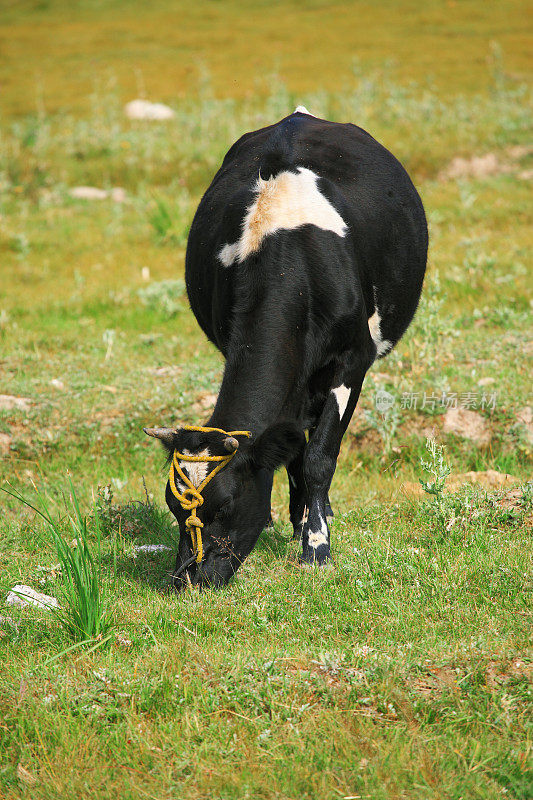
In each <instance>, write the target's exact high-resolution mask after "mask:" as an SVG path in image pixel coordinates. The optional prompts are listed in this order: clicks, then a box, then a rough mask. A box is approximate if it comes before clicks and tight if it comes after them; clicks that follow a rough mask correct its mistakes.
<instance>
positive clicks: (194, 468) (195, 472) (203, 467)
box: [180, 448, 210, 488]
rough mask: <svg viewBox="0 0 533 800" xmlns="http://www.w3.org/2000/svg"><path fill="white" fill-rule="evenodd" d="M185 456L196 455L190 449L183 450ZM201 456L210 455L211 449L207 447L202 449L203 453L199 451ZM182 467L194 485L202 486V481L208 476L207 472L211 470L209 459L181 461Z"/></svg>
mask: <svg viewBox="0 0 533 800" xmlns="http://www.w3.org/2000/svg"><path fill="white" fill-rule="evenodd" d="M183 455H184V456H192V455H194V454H193V453H191V452H190V451H189V450H184V451H183ZM198 455H199V456H208V455H210V453H209V450H208V449H207V448H206V449H205V450H202V451H201V453H198ZM180 467H181V468H182V470H183V471H184V472H185V474H186V475H187V476H188V478H189V480H190V481H191V483H192V485H193V486H196V487H197V488H198V486H200V484H201V482H202V481H203V480H204V478H207V472H208V470H209V462H208V461H180Z"/></svg>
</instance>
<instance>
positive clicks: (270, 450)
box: [145, 106, 428, 590]
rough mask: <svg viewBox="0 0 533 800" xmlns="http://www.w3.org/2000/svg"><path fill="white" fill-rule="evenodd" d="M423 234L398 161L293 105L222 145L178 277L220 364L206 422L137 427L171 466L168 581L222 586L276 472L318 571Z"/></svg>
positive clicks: (415, 198)
mask: <svg viewBox="0 0 533 800" xmlns="http://www.w3.org/2000/svg"><path fill="white" fill-rule="evenodd" d="M427 248H428V232H427V223H426V217H425V213H424V208H423V205H422V201H421V199H420V197H419V195H418V193H417V191H416V189H415V187H414V185H413V183H412V182H411V179H410V178H409V176H408V174H407V172H406V170H405V169H404V167H403V166H402V165H401V164H400V162H399V161H398V160H397V159H396V158H395V157H394V156H393V155H392V154H391V153H390V152H389V151H388V150H387V149H386V148H385V147H383V146H382V145H381V144H379V143H378V142H377V141H376V140H375V139H374V138H373V137H372V136H371V135H370V134H368V133H367V132H366V131H364V130H363V129H361V128H359V127H357V126H356V125H353V124H351V123H337V122H330V121H328V120H324V119H320V118H318V117H315V116H314V115H312V114H310V113H309V112H308V111H307V110H306V109H305V108H303V107H301V106H299V107H298V108H297V109H296V111H294V112H293V113H292V114H290V115H289V116H287V117H285V118H284V119H282V120H281V121H280V122H276V123H274V124H272V125H269V126H267V127H265V128H261V129H260V130H257V131H253V132H250V133H245V134H244V135H243V136H242V137H241V138H240V139H239V140H238V141H237V142H235V144H234V145H233V146H232V147H231V148H230V149H229V151H228V153H227V154H226V156H225V158H224V160H223V162H222V165H221V167H220V169H219V170H218V172H217V173H216V175H215V177H214V178H213V181H212V183H211V185H210V186H209V188H208V189H207V191H206V193H205V194H204V196H203V198H202V200H201V202H200V204H199V206H198V209H197V211H196V214H195V216H194V219H193V222H192V226H191V230H190V234H189V238H188V244H187V252H186V261H185V280H186V287H187V294H188V298H189V302H190V305H191V308H192V311H193V313H194V315H195V317H196V319H197V321H198V323H199V325H200V327H201V328H202V330H203V332H204V333H205V335H206V336H207V337H208V339H209V340H210V341H211V342H212V343H213V344H214V345H215V346H216V347H217V348H218V349H219V350H220V351H221V353H222V354H223V355H224V357H225V368H224V375H223V379H222V384H221V387H220V391H219V394H218V398H217V401H216V405H215V408H214V411H213V413H212V415H211V416H210V418H209V419H208V420H207V421H206V422H205V424H204V425H202V426H198V427H194V426H182V427H180V428H177V429H174V428H146V429H145V432H146V433H147V434H148V435H150V436H154V437H156V438H158V439H160V440H161V441H162V442H163V444H164V446H165V447H166V449H167V450H168V454H169V461H170V464H171V466H170V475H169V481H168V482H167V487H166V501H167V504H168V506H169V508H170V511H171V512H172V514H174V516H175V517H176V519H177V521H178V523H179V527H180V540H179V546H178V555H177V560H176V567H175V572H174V575H173V584H174V586H175V588H176V589H177V590H179V589H181V588H183V587H184V586H186V585H191V584H192V585H196V586H199V587H207V586H213V587H220V586H224V585H225V584H227V583H228V581H229V580H230V579H231V578H232V576H233V575H235V573H236V571H237V569H238V567H239V566H240V565H241V564H242V562H243V561H244V559H245V558H246V557H247V556H248V555H249V553H250V552H251V550H252V549H253V547H254V545H255V543H256V542H257V539H258V538H259V535H260V534H261V532H262V530H263V529H264V528H265V526H266V524H267V521H268V520H269V515H270V496H271V490H272V481H273V475H274V471H275V470H276V469H277V468H279V467H280V466H282V465H285V466H286V469H287V473H288V479H289V491H290V503H289V514H290V520H291V523H292V526H293V530H294V536H295V538H298V539H299V540H300V541H301V553H300V556H299V559H300V562H301V564H302V565H303V566H305V567H324V566H326V565H328V564H330V562H331V559H332V556H331V543H330V530H329V526H328V517H330V516H331V515H332V511H331V506H330V503H329V490H330V485H331V481H332V478H333V475H334V472H335V468H336V462H337V457H338V455H339V450H340V446H341V441H342V438H343V435H344V433H345V431H346V428H347V426H348V424H349V422H350V419H351V417H352V414H353V412H354V410H355V407H356V404H357V401H358V398H359V394H360V392H361V387H362V385H363V380H364V377H365V374H366V372H367V370H368V369H369V367H370V366H371V364H372V363H373V362H374V361H375V360H376V359H378V358H382V357H383V356H385V355H386V354H387V353H388V352H390V350H391V349H392V348H393V347H394V345H395V344H396V343H397V342H398V340H399V339H400V337H401V336H402V335H403V333H404V332H405V330H406V329H407V327H408V325H409V323H410V322H411V320H412V318H413V316H414V313H415V311H416V308H417V305H418V301H419V298H420V294H421V290H422V283H423V279H424V273H425V268H426V260H427Z"/></svg>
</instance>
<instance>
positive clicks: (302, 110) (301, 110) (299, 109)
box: [292, 106, 315, 117]
mask: <svg viewBox="0 0 533 800" xmlns="http://www.w3.org/2000/svg"><path fill="white" fill-rule="evenodd" d="M292 113H293V114H307V116H308V117H314V116H315V115H314V114H311V112H310V111H308V110H307V109H306V107H305V106H296V108H295V109H294V111H293V112H292Z"/></svg>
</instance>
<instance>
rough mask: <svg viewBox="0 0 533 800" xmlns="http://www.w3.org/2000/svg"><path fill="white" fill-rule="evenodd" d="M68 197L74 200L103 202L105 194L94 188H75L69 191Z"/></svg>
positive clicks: (104, 191) (102, 190)
mask: <svg viewBox="0 0 533 800" xmlns="http://www.w3.org/2000/svg"><path fill="white" fill-rule="evenodd" d="M69 195H70V196H71V197H74V198H75V199H76V200H105V199H106V197H107V192H106V190H105V189H98V188H97V187H96V186H75V187H74V188H73V189H70V190H69Z"/></svg>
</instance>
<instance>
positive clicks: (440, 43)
mask: <svg viewBox="0 0 533 800" xmlns="http://www.w3.org/2000/svg"><path fill="white" fill-rule="evenodd" d="M525 13H526V5H525V4H524V3H520V2H508V3H505V4H504V3H499V4H497V3H496V4H491V5H489V4H486V3H481V2H478V0H475V1H474V0H472V2H464V3H455V2H453V0H450V2H436V1H433V2H429V3H426V4H425V5H424V7H423V8H421V7H420V5H419V4H414V3H410V2H403V3H399V2H396V3H393V2H380V3H378V4H372V5H371V4H370V3H367V4H364V3H353V4H349V3H338V4H332V3H326V2H320V3H319V2H312V3H308V4H305V7H303V8H302V7H301V5H299V4H296V3H288V2H285V1H284V2H278V3H269V4H265V3H254V4H251V3H244V2H242V0H231V2H227V3H217V2H202V3H198V4H196V5H194V6H189V5H185V4H184V3H181V2H177V3H170V2H160V3H157V4H156V7H155V8H153V9H150V10H148V7H147V6H146V5H145V4H140V3H133V2H132V3H129V4H125V3H123V2H119V0H116V1H115V2H108V3H104V2H83V3H77V4H75V5H72V6H68V7H67V6H65V5H64V4H62V3H59V2H55V1H54V0H52V1H51V2H39V3H35V2H20V3H13V4H10V6H9V7H8V8H6V9H3V11H2V14H3V17H4V20H5V25H4V27H3V33H2V34H1V37H0V41H1V43H2V47H0V51H1V52H2V57H1V59H0V80H1V82H2V95H1V101H2V105H3V118H2V131H1V141H0V264H1V266H0V395H5V396H7V399H6V397H0V457H1V466H2V470H1V479H2V484H1V485H2V486H4V488H7V489H9V490H10V491H15V492H20V493H22V495H24V497H26V498H27V499H28V500H29V501H30V502H31V503H32V504H36V503H39V502H40V500H39V494H40V496H41V499H44V500H45V502H46V503H47V504H48V508H49V510H50V514H51V517H52V519H53V522H54V525H55V530H56V533H57V534H58V535H60V536H62V537H63V540H64V541H65V542H67V544H68V543H70V541H71V540H72V537H73V535H74V534H75V533H76V531H79V530H80V526H81V527H82V529H83V530H86V542H87V545H88V547H89V548H90V549H91V550H92V552H93V553H94V554H95V558H96V565H95V569H96V574H97V577H98V583H99V587H100V592H101V599H102V602H103V604H104V606H105V607H106V609H107V612H108V619H107V622H106V625H105V626H104V627H103V628H102V630H103V631H104V632H103V633H102V634H101V636H100V638H95V639H94V640H93V641H91V642H90V643H89V644H85V645H83V646H79V643H78V644H77V643H76V637H72V635H70V634H69V632H68V630H67V629H66V628H65V627H64V626H63V625H62V624H61V618H60V617H59V616H57V615H56V614H55V613H52V612H48V611H43V610H40V609H37V608H25V609H20V608H16V607H7V606H5V605H4V601H5V598H6V595H7V593H8V591H9V590H10V589H11V588H12V587H13V586H15V585H16V584H24V585H29V586H32V587H33V588H35V589H37V590H39V591H44V592H45V593H47V594H48V595H52V596H57V597H59V598H61V597H63V594H62V592H63V591H64V586H65V583H64V578H62V576H61V571H60V570H59V569H58V568H57V561H58V555H57V539H56V538H54V536H55V534H54V533H53V531H52V529H51V527H50V526H49V525H47V524H45V522H44V521H43V520H42V518H40V517H38V516H36V515H35V513H34V512H33V511H32V510H31V509H29V508H27V507H25V506H24V505H22V504H21V503H20V502H18V501H16V500H15V499H14V498H13V497H11V496H9V495H4V496H3V500H2V511H3V513H2V515H1V518H0V559H1V561H0V564H1V569H0V598H1V599H0V603H1V605H2V608H0V615H2V622H1V624H0V648H1V649H2V653H1V656H0V658H1V663H2V669H1V672H0V796H1V797H5V798H9V799H11V798H32V800H33V798H37V799H39V800H40V799H41V798H42V799H43V800H44V798H56V797H62V798H69V799H70V798H72V799H74V798H98V800H100V798H102V799H106V798H116V797H124V798H156V800H170V799H171V798H172V799H173V800H178V799H179V800H181V798H184V800H189V798H190V799H192V798H223V799H224V800H226V799H227V800H230V798H286V799H287V800H289V799H290V800H300V798H309V800H311V799H312V800H314V798H323V799H324V800H329V798H332V799H333V798H339V799H340V798H358V799H359V798H372V800H395V799H396V798H398V800H399V798H427V799H428V800H430V799H431V800H434V798H439V800H440V799H441V798H442V800H444V798H446V799H447V798H453V799H454V800H460V798H462V799H463V800H466V799H467V798H468V799H469V798H476V799H477V798H483V799H485V798H499V797H501V798H515V800H527V798H530V797H531V796H533V772H532V769H531V761H532V758H531V756H532V736H533V729H532V725H531V720H532V711H533V703H532V694H531V691H532V689H531V684H532V680H533V667H532V662H533V658H532V649H531V591H532V588H533V583H532V574H533V573H532V570H531V566H532V565H531V552H532V551H531V527H532V526H531V522H532V510H531V495H532V488H531V483H530V482H529V483H528V481H530V478H531V420H530V417H528V412H527V411H525V409H526V408H527V407H528V406H530V405H531V394H530V393H531V379H530V375H531V300H530V297H531V293H530V289H531V282H530V275H531V272H530V263H531V262H530V258H531V250H530V247H531V233H530V223H531V218H530V217H531V215H530V186H531V177H532V169H533V166H532V160H533V151H532V150H531V148H530V140H529V139H528V137H529V136H530V123H531V114H530V108H531V92H530V87H529V84H528V77H529V72H528V70H529V65H528V60H527V52H528V41H527V38H526V34H525ZM143 93H144V94H146V96H147V97H148V98H149V99H151V100H164V101H166V102H168V103H170V105H171V106H172V107H173V108H174V110H175V111H176V116H175V118H174V119H173V120H170V121H168V122H158V123H156V122H130V121H128V120H127V119H126V117H125V115H124V113H123V105H124V103H125V102H127V101H128V100H130V99H132V98H133V97H135V96H137V95H139V94H143ZM297 103H303V104H305V105H306V106H307V107H308V108H309V109H310V110H311V111H313V113H315V114H317V115H318V116H325V117H327V118H330V119H338V120H343V121H345V120H350V121H354V122H357V123H358V124H359V125H361V126H362V127H364V128H366V129H367V130H369V132H371V133H372V134H373V135H374V136H376V137H377V138H378V139H379V140H380V141H382V142H383V143H384V144H385V145H386V146H387V147H389V148H390V149H391V150H392V151H393V152H394V153H395V154H396V155H397V156H398V157H399V158H400V160H401V161H402V162H403V163H404V165H405V166H406V167H407V169H408V170H409V171H410V173H411V175H412V177H413V179H414V181H415V183H416V185H417V186H418V188H419V190H420V193H421V195H422V197H423V200H424V204H425V207H426V210H427V213H428V218H429V223H430V242H431V243H430V262H429V270H428V277H427V280H426V285H425V290H424V296H423V300H422V303H421V306H420V310H419V312H418V314H417V317H416V319H415V322H414V323H413V325H412V327H411V328H410V330H409V332H408V333H407V335H406V336H405V338H404V339H403V340H402V342H401V343H400V344H399V346H398V347H397V349H396V350H395V351H394V353H393V354H392V355H391V356H389V357H388V358H387V359H385V360H384V361H380V362H379V363H377V364H376V365H375V366H374V367H373V369H372V371H371V373H370V374H369V376H368V380H367V382H366V384H365V388H364V390H363V396H362V399H361V404H360V405H361V408H360V411H359V412H358V413H357V414H356V415H355V417H354V420H353V422H352V424H351V426H350V429H349V431H348V433H347V435H346V437H345V440H344V443H343V448H342V452H341V456H340V460H339V467H338V471H337V474H336V477H335V480H334V484H333V487H332V502H333V506H334V508H335V511H336V517H335V519H334V521H333V523H332V528H333V550H334V557H335V569H334V570H332V571H330V572H326V573H322V572H312V573H309V572H302V571H301V570H300V569H299V568H298V565H297V553H298V548H297V544H296V543H295V542H292V541H291V540H290V533H291V531H290V528H289V524H288V513H287V496H288V492H287V481H286V476H285V475H284V474H281V473H280V474H279V475H278V476H277V478H276V482H275V488H274V494H273V509H274V516H275V528H274V529H273V530H268V531H265V532H264V533H263V534H262V537H261V539H260V541H259V543H258V545H257V547H256V549H255V551H254V552H253V554H252V556H250V558H249V559H248V561H247V562H246V564H245V565H244V567H243V568H242V570H241V572H240V573H239V576H238V579H237V580H235V581H234V582H233V583H232V585H231V586H230V587H229V588H228V589H226V590H224V591H222V592H203V593H201V594H198V593H195V592H188V593H186V594H185V595H183V596H180V597H177V596H175V595H172V594H168V593H166V592H165V589H166V588H168V585H169V573H170V571H171V569H172V566H173V554H172V553H171V552H170V551H163V552H154V553H142V552H137V551H136V550H135V547H136V546H139V545H146V544H164V545H167V546H169V547H175V541H176V528H175V527H174V526H173V525H172V520H171V519H170V518H169V516H168V515H167V513H166V511H165V506H164V497H163V491H164V484H165V474H164V469H163V461H164V459H163V456H162V453H161V451H160V450H159V448H158V447H157V446H156V445H155V444H154V442H153V441H151V440H148V439H147V438H146V437H145V436H144V434H143V433H142V427H143V426H144V425H151V424H163V425H170V424H179V423H180V422H189V423H192V422H195V423H198V422H201V421H204V420H205V419H206V418H207V416H208V414H209V409H210V407H211V405H212V403H213V400H214V395H215V394H216V391H217V387H218V384H219V381H220V377H221V371H222V360H221V358H220V356H219V355H218V354H217V353H216V352H215V350H214V349H213V348H212V347H211V346H210V345H209V344H208V343H207V342H206V340H205V339H204V337H203V335H202V334H201V332H200V329H199V327H198V325H197V323H196V322H195V320H194V318H193V316H192V314H191V312H190V310H189V309H188V305H187V301H186V297H185V295H184V286H183V258H184V248H185V243H186V237H187V231H188V227H189V225H190V221H191V218H192V214H193V213H194V209H195V207H196V204H197V202H198V200H199V197H200V196H201V193H202V191H203V190H204V189H205V187H206V186H207V184H208V183H209V180H210V178H211V176H212V175H213V173H214V171H215V170H216V168H217V165H218V164H219V162H220V159H221V158H222V156H223V154H224V152H225V151H226V150H227V148H228V147H229V145H230V144H231V143H232V142H233V141H234V140H235V139H236V138H237V136H239V135H240V134H241V133H242V132H243V131H245V130H250V129H253V128H255V127H258V126H260V125H262V124H265V123H268V122H272V121H273V120H275V119H278V118H280V117H282V116H284V115H285V114H286V113H288V112H290V111H292V110H293V108H294V106H295V105H296V104H297ZM457 157H461V158H462V159H463V161H461V162H457V161H454V159H456V158H457ZM473 159H478V160H477V161H476V160H473ZM479 159H481V160H479ZM80 185H90V186H96V187H99V188H101V189H105V190H112V189H113V188H115V189H116V188H117V187H120V188H122V189H123V190H124V196H123V199H122V200H121V201H117V200H114V199H113V198H112V197H111V196H109V197H107V198H106V199H102V200H93V201H84V200H79V199H75V198H73V197H72V196H71V194H70V190H71V189H72V187H75V186H80ZM115 196H116V195H115ZM528 204H529V205H528ZM528 270H529V271H528ZM378 389H380V390H386V391H388V392H389V393H390V394H391V395H392V396H393V398H394V399H395V404H394V406H393V409H392V411H391V412H389V414H387V416H386V417H385V418H382V417H381V416H380V415H379V414H378V413H377V411H376V409H375V408H374V395H375V392H376V391H377V390H378ZM424 393H425V395H426V402H425V403H424V402H423V397H424ZM443 393H445V394H446V395H447V396H450V395H451V394H452V393H455V394H456V395H457V397H458V399H459V402H460V403H461V402H463V403H466V404H470V405H472V404H475V408H474V409H473V410H474V411H475V412H476V413H477V414H478V415H479V420H478V422H479V421H480V424H483V425H484V426H485V428H486V430H485V434H484V439H483V441H482V442H476V441H475V440H474V439H471V438H468V437H466V436H464V435H460V434H459V433H449V432H445V431H444V411H445V408H444V407H443V406H442V405H441V403H440V398H441V396H442V394H443ZM430 396H433V397H434V399H433V401H431V400H429V397H430ZM9 398H11V399H9ZM13 398H15V399H13ZM21 398H22V399H21ZM415 399H416V400H417V401H418V402H417V407H416V408H410V407H404V406H409V405H413V404H414V401H415ZM422 406H423V407H422ZM528 420H529V423H528ZM430 435H434V436H435V437H436V439H437V441H438V442H439V443H440V444H444V445H446V452H445V458H446V460H447V461H448V462H449V464H450V466H451V474H450V476H449V478H448V479H447V482H448V484H449V486H451V487H452V488H453V491H447V492H445V493H444V495H443V497H442V499H441V500H440V502H437V500H436V499H435V498H434V497H433V496H431V495H424V494H423V493H422V495H423V496H420V493H415V492H413V491H411V490H410V489H409V485H410V484H412V483H415V484H416V483H418V479H419V478H424V479H426V478H427V474H426V472H425V471H424V470H423V468H422V466H421V460H423V459H427V458H428V453H427V450H426V437H427V436H430ZM488 470H493V471H495V473H499V474H500V476H501V475H502V474H506V475H510V476H512V479H509V480H508V482H507V483H505V485H503V486H502V488H501V490H499V491H498V490H487V489H485V488H484V487H483V486H482V485H474V486H464V487H462V488H457V476H458V475H460V474H463V473H466V472H477V473H480V472H486V471H488ZM143 479H144V481H145V483H146V492H145V486H144V484H143ZM70 481H72V485H73V486H74V489H75V493H76V496H77V498H78V500H79V503H80V516H81V519H77V517H76V512H75V509H74V511H73V505H72V503H73V500H72V491H71V483H70ZM35 487H36V488H35ZM95 508H96V509H97V512H96V511H95ZM84 517H85V518H86V520H85V522H86V529H85V528H84V527H83V525H84V524H85V523H84V520H83V518H84ZM97 520H99V526H98V525H97ZM98 527H99V528H100V533H101V537H99V534H98ZM77 536H78V547H80V546H81V545H82V544H83V541H84V540H83V536H81V538H80V534H79V533H78V534H77ZM99 538H101V541H100V545H99V544H98V540H99ZM69 546H70V545H69ZM71 549H72V548H71ZM104 621H105V620H104Z"/></svg>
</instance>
